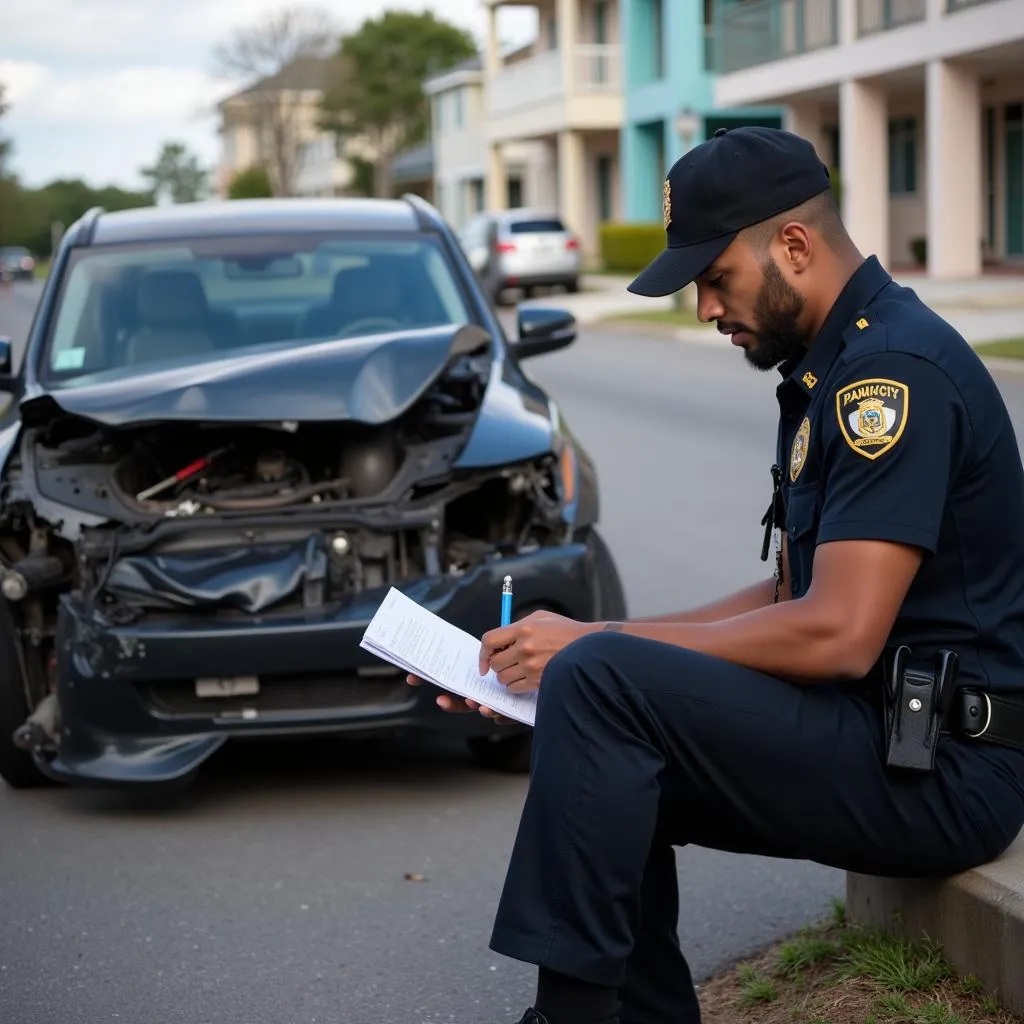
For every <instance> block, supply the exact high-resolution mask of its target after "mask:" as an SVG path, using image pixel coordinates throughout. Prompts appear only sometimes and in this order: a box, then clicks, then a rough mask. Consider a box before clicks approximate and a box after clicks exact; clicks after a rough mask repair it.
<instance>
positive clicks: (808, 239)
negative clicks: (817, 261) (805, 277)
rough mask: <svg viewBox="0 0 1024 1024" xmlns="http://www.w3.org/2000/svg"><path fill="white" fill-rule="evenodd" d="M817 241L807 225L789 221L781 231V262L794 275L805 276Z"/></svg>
mask: <svg viewBox="0 0 1024 1024" xmlns="http://www.w3.org/2000/svg"><path fill="white" fill-rule="evenodd" d="M815 242H816V239H815V238H814V236H813V235H812V234H811V231H810V229H809V228H808V227H807V225H806V224H801V223H800V221H797V220H794V221H787V222H786V223H785V224H783V225H782V227H781V228H780V229H779V234H778V249H779V260H780V262H781V263H782V264H783V265H784V266H786V267H788V268H789V270H791V271H792V272H793V273H794V274H803V273H805V272H806V271H807V268H808V267H809V266H810V265H811V258H812V256H813V255H814V243H815Z"/></svg>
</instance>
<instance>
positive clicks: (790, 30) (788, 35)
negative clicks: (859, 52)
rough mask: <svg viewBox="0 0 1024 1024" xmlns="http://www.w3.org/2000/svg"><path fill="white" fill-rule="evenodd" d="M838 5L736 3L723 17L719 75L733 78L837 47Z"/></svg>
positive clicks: (828, 0) (782, 0) (800, 0)
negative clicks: (748, 70)
mask: <svg viewBox="0 0 1024 1024" xmlns="http://www.w3.org/2000/svg"><path fill="white" fill-rule="evenodd" d="M838 26H839V12H838V4H837V0H735V2H733V3H730V4H728V5H727V6H725V7H724V8H722V9H720V12H719V14H718V46H717V47H716V52H715V61H714V63H715V70H716V71H718V72H720V73H725V74H728V73H729V72H732V71H742V70H743V69H744V68H751V67H755V66H757V65H759V64H767V63H769V62H770V61H774V60H781V59H782V58H784V57H795V56H797V55H799V54H801V53H810V52H812V51H813V50H820V49H822V48H823V47H826V46H835V44H836V42H837V41H838V38H839V34H838Z"/></svg>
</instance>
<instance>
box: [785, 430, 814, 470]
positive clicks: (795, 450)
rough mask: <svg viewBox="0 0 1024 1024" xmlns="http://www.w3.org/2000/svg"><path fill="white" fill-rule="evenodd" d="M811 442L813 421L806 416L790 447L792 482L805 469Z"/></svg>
mask: <svg viewBox="0 0 1024 1024" xmlns="http://www.w3.org/2000/svg"><path fill="white" fill-rule="evenodd" d="M810 442H811V421H810V420H809V419H808V418H807V417H806V416H805V417H804V421H803V423H801V424H800V429H799V430H797V432H796V437H794V438H793V446H792V447H791V448H790V449H789V480H790V483H796V478H797V477H798V476H799V475H800V473H801V471H802V470H803V468H804V463H806V462H807V449H808V448H809V447H810Z"/></svg>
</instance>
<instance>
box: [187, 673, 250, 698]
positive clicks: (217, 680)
mask: <svg viewBox="0 0 1024 1024" xmlns="http://www.w3.org/2000/svg"><path fill="white" fill-rule="evenodd" d="M259 692H260V680H259V677H258V676H203V677H201V678H199V679H197V680H196V696H197V697H200V698H202V699H203V700H216V699H217V698H221V699H224V698H229V697H255V696H256V695H257V694H258V693H259Z"/></svg>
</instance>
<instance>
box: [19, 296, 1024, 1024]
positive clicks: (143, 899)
mask: <svg viewBox="0 0 1024 1024" xmlns="http://www.w3.org/2000/svg"><path fill="white" fill-rule="evenodd" d="M33 302H34V292H33V290H32V289H31V288H30V287H26V288H19V289H18V290H17V291H16V293H15V295H14V296H12V297H8V298H6V299H5V298H2V297H0V333H10V334H12V335H14V336H15V337H17V336H18V335H19V334H23V332H24V331H25V330H26V329H27V322H28V319H29V317H30V316H31V310H32V306H33ZM531 372H532V373H533V375H534V376H535V377H536V379H537V380H538V381H540V382H541V383H542V384H544V385H546V386H548V387H549V388H550V389H551V390H552V392H553V394H554V395H555V396H556V398H557V400H558V402H559V404H560V406H561V408H562V410H563V412H564V414H565V415H566V417H567V418H568V420H569V422H570V424H571V426H572V427H573V429H574V430H575V432H576V433H577V435H578V436H579V438H580V439H581V440H582V441H583V443H584V444H585V446H586V447H587V448H588V449H589V450H590V451H591V453H592V454H593V456H594V457H595V459H596V461H597V465H598V470H599V473H600V477H601V482H602V486H603V513H602V520H603V522H604V527H605V532H606V536H607V537H608V540H609V542H610V544H611V547H612V549H613V551H614V553H615V555H616V557H617V558H618V560H619V562H620V565H621V569H622V573H623V577H624V580H625V583H626V588H627V593H628V598H629V600H630V604H631V611H632V613H634V614H654V613H657V612H665V611H670V610H672V609H675V608H679V607H685V606H687V605H689V604H692V603H694V602H697V601H701V600H703V599H706V598H709V597H711V596H713V595H717V594H719V593H721V592H723V591H725V590H728V589H731V588H733V587H735V586H739V585H742V584H743V583H746V582H748V581H750V580H753V579H756V578H759V577H760V576H761V575H762V574H763V573H764V572H765V567H764V566H763V565H762V564H761V563H760V561H759V560H758V554H759V550H760V543H761V529H760V526H759V520H760V517H761V514H762V512H763V510H764V507H765V505H766V503H767V500H768V495H769V488H770V476H769V472H768V467H769V466H770V464H771V461H772V449H773V431H774V409H773V401H774V395H773V390H774V381H773V379H772V377H766V376H760V375H758V374H756V373H754V372H753V371H751V370H749V369H747V367H746V366H745V365H744V364H743V361H742V357H741V356H740V355H739V354H738V353H736V352H734V351H732V350H731V349H730V348H729V347H728V345H727V344H726V343H724V342H723V345H722V347H721V348H717V347H703V346H694V345H688V344H686V345H684V344H681V343H678V342H672V341H661V340H655V339H650V338H642V339H641V338H635V339H634V338H628V337H622V336H608V335H598V334H589V335H586V336H584V337H582V338H581V339H580V341H579V342H578V343H577V344H576V345H575V346H573V347H572V348H570V349H568V350H566V351H564V352H561V353H557V354H553V355H550V356H545V357H540V358H538V359H537V360H536V362H535V363H534V364H533V365H532V367H531ZM1004 383H1005V387H1006V390H1007V394H1008V397H1010V399H1011V401H1012V404H1013V407H1014V412H1015V415H1016V416H1017V418H1018V422H1020V421H1021V420H1024V377H1015V376H1007V377H1006V378H1004ZM524 790H525V782H524V780H522V779H509V778H504V777H500V776H492V775H488V774H486V773H483V772H481V771H479V770H477V769H475V768H473V767H472V766H470V765H469V764H468V763H467V762H466V760H465V758H464V757H463V754H462V752H461V749H460V748H459V747H458V746H457V745H450V744H445V743H437V744H432V745H428V744H425V743H407V744H401V745H394V744H390V745H389V744H376V743H375V744H361V745H358V746H352V745H341V744H337V743H320V744H317V745H303V746H297V745H294V744H290V745H287V746H285V745H281V746H274V747H270V748H267V747H252V748H245V749H240V750H234V751H231V750H228V751H225V752H224V753H223V754H222V755H221V756H219V757H218V758H217V760H216V762H215V763H214V764H213V765H211V767H210V768H209V770H208V771H207V772H206V773H205V774H204V775H203V776H202V777H201V778H200V780H199V782H198V783H197V784H196V786H195V787H194V788H193V789H192V791H191V792H190V793H189V794H188V796H187V797H186V798H185V799H184V801H183V802H180V803H177V804H172V805H166V806H162V805H160V804H158V803H153V802H148V803H147V802H136V803H134V804H133V803H132V802H130V801H128V800H127V799H126V798H124V797H121V796H118V795H114V794H98V793H87V792H77V791H71V790H66V789H56V790H52V791H47V792H36V793H15V792H12V791H10V790H7V789H5V788H3V786H2V785H0V1021H3V1022H4V1024H79V1022H81V1024H99V1022H101V1021H113V1020H120V1021H154V1022H156V1021H159V1022H160V1024H206V1022H209V1024H214V1022H216V1024H226V1022H229V1021H231V1022H233V1021H245V1022H247V1024H271V1022H273V1024H299V1022H309V1024H314V1022H325V1024H326V1022H338V1024H341V1022H349V1021H366V1022H370V1021H373V1022H379V1024H442V1022H446V1024H447V1022H453V1024H456V1022H457V1024H502V1022H506V1021H507V1022H509V1024H511V1022H512V1021H514V1020H517V1019H518V1016H519V1014H520V1013H521V1011H522V1009H523V1008H524V1007H525V1006H526V1005H527V1003H528V1002H529V1001H530V998H531V996H532V978H533V971H532V969H531V968H529V967H527V966H525V965H521V964H518V963H515V962H512V961H509V960H505V959H503V958H501V957H499V956H496V955H494V954H492V953H490V952H489V951H488V950H487V939H488V935H489V929H490V925H491V917H492V913H493V910H494V907H495V904H496V900H497V896H498V892H499V889H500V886H501V883H502V879H503V877H504V866H505V863H506V860H507V856H508V853H509V850H510V848H511V843H512V840H513V836H514V832H515V827H516V824H517V821H518V815H519V811H520V807H521V803H522V799H523V794H524ZM678 863H679V871H680V881H681V893H682V911H681V921H680V934H681V938H682V941H683V943H684V948H685V949H686V951H687V952H688V954H689V957H690V960H691V965H692V967H693V969H694V971H695V973H696V974H697V975H698V976H700V977H703V976H705V975H706V974H707V973H708V972H710V971H712V970H714V969H715V968H716V967H718V966H719V965H722V964H723V963H725V962H727V961H728V960H730V959H732V958H735V957H737V956H740V955H743V954H746V953H748V952H751V951H753V950H754V949H756V948H758V947H759V946H761V945H764V944H765V943H767V942H770V941H771V940H772V939H774V938H775V937H777V936H779V935H781V934H784V933H786V932H788V931H791V930H793V929H795V928H796V927H799V926H800V925H802V924H803V923H805V922H808V921H810V920H812V919H814V918H816V917H817V916H819V915H821V914H822V913H824V912H826V911H827V910H828V908H829V901H830V899H831V898H832V897H835V896H841V895H842V893H843V877H842V875H841V874H839V873H838V872H834V871H831V870H828V869H824V868H820V867H817V866H814V865H808V864H800V863H786V862H775V861H771V860H766V859H760V858H754V857H740V856H736V855H728V854H720V853H716V852H712V851H706V850H701V849H696V848H688V849H685V850H682V851H680V852H679V854H678ZM406 873H414V874H417V875H422V876H423V877H424V880H422V881H412V880H407V879H406V878H405V874H406Z"/></svg>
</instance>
